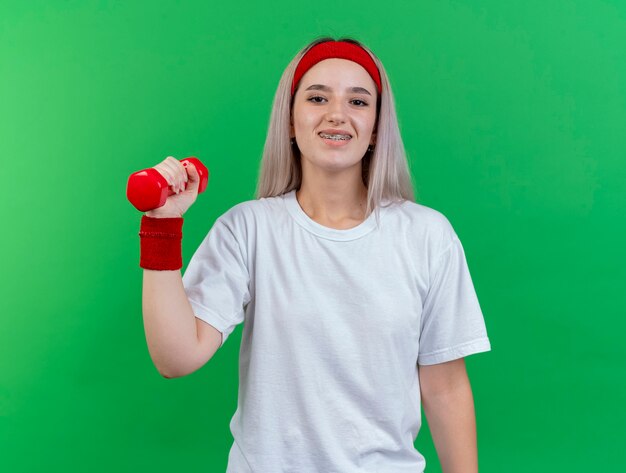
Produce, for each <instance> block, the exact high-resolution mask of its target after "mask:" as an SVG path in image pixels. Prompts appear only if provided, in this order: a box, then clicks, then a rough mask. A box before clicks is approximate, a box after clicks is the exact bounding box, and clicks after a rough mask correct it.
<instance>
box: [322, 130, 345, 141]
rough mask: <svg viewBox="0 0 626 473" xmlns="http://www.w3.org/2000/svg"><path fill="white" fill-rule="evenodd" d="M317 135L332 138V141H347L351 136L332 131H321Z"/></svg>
mask: <svg viewBox="0 0 626 473" xmlns="http://www.w3.org/2000/svg"><path fill="white" fill-rule="evenodd" d="M319 136H321V137H322V138H325V139H327V140H333V141H348V140H349V139H351V138H352V137H351V136H350V135H343V134H332V133H323V132H320V133H319Z"/></svg>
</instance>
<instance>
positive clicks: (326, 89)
mask: <svg viewBox="0 0 626 473" xmlns="http://www.w3.org/2000/svg"><path fill="white" fill-rule="evenodd" d="M305 90H321V91H324V92H330V91H332V89H331V88H330V87H328V86H327V85H323V84H313V85H311V86H309V87H307V88H306V89H305ZM346 90H347V91H348V92H352V93H353V94H367V95H372V94H370V93H369V91H368V90H367V89H364V88H363V87H348V88H347V89H346Z"/></svg>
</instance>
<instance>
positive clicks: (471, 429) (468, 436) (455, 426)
mask: <svg viewBox="0 0 626 473" xmlns="http://www.w3.org/2000/svg"><path fill="white" fill-rule="evenodd" d="M422 404H423V406H424V413H425V414H426V418H427V419H428V426H429V428H430V432H431V436H432V438H433V442H434V443H435V448H436V450H437V455H438V456H439V462H440V463H441V468H442V471H443V473H478V452H477V442H476V416H475V412H474V398H473V395H472V388H471V386H470V383H469V380H467V382H463V383H459V384H458V385H456V386H455V387H454V389H452V390H449V391H444V392H440V393H438V394H437V395H430V396H429V397H428V398H426V399H422Z"/></svg>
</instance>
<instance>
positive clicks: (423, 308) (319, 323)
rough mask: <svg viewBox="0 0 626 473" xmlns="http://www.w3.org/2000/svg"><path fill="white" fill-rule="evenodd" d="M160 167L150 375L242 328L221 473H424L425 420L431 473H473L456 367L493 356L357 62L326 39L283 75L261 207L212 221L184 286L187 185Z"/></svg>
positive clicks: (184, 364) (192, 195) (469, 415)
mask: <svg viewBox="0 0 626 473" xmlns="http://www.w3.org/2000/svg"><path fill="white" fill-rule="evenodd" d="M155 168H156V169H157V170H159V171H160V172H161V173H162V174H163V175H164V176H165V177H166V179H167V180H168V182H169V183H170V184H171V185H172V187H174V188H175V189H176V190H177V191H179V192H178V193H177V194H176V195H172V196H171V197H170V198H169V199H168V201H167V203H166V204H165V206H164V207H161V208H159V209H156V210H153V211H150V212H147V213H146V214H145V215H144V216H143V217H142V227H141V232H140V235H141V244H142V246H141V251H142V253H141V261H140V265H141V267H143V268H144V269H145V271H144V288H143V304H144V305H143V312H144V321H145V330H146V337H147V341H148V346H149V349H150V353H151V356H152V359H153V360H154V363H155V365H156V367H157V368H158V369H159V371H160V372H161V373H162V374H163V375H164V376H166V377H180V376H184V375H186V374H188V373H191V372H193V371H195V370H197V369H198V368H200V367H201V366H202V365H204V364H205V363H206V362H207V361H208V360H209V359H210V358H211V357H212V356H213V354H214V353H215V352H216V350H217V349H219V347H221V346H222V345H223V344H224V342H225V341H226V340H227V338H228V336H229V334H230V333H232V331H233V330H234V328H235V327H236V326H237V325H238V324H240V323H242V322H245V323H244V325H243V335H242V340H241V349H240V360H239V363H240V365H239V396H238V407H237V410H236V412H235V414H234V416H233V418H232V421H231V423H230V428H231V432H232V434H233V437H234V442H233V445H232V447H231V449H230V453H229V457H228V469H227V472H228V473H248V472H257V473H258V472H298V473H303V472H341V473H351V472H355V473H356V472H366V471H371V472H385V473H396V472H398V473H399V472H411V473H417V472H421V471H423V470H424V468H425V459H424V457H423V456H422V455H421V454H420V453H419V452H418V451H417V450H416V449H415V447H414V440H415V438H416V437H417V434H418V431H419V429H420V426H421V410H420V407H421V406H423V407H424V412H425V414H426V416H427V419H428V423H429V427H430V430H431V433H432V436H433V439H434V442H435V447H436V449H437V452H438V456H439V458H440V461H441V464H442V467H443V471H444V472H445V473H454V472H463V473H470V472H476V471H478V460H477V451H476V450H477V449H476V428H475V416H474V405H473V398H472V391H471V387H470V383H469V380H468V377H467V373H466V369H465V364H464V357H466V356H468V355H471V354H473V353H479V352H485V351H488V350H490V349H491V347H490V341H489V338H488V337H487V332H486V328H485V323H484V319H483V316H482V313H481V309H480V306H479V303H478V299H477V296H476V292H475V290H474V286H473V284H472V280H471V276H470V273H469V269H468V265H467V262H466V259H465V254H464V251H463V247H462V245H461V242H460V241H459V238H458V237H457V235H456V233H455V231H454V229H453V227H452V226H451V224H450V222H449V221H448V220H447V218H446V217H445V216H444V215H443V214H441V213H440V212H438V211H436V210H434V209H431V208H429V207H426V206H423V205H421V204H417V203H416V202H415V201H414V198H413V191H412V186H411V179H410V174H409V171H408V165H407V160H406V155H405V152H404V148H403V144H402V140H401V137H400V132H399V129H398V123H397V118H396V114H395V108H394V100H393V95H392V92H391V86H390V84H389V80H388V78H387V75H386V73H385V69H384V68H383V65H382V64H381V62H380V61H379V60H378V59H377V57H376V56H375V55H374V54H373V53H372V52H371V51H370V50H369V49H368V48H367V47H365V46H364V45H362V44H361V43H359V42H357V41H356V40H353V39H349V38H348V39H342V40H338V41H335V40H333V39H331V38H323V39H320V40H317V41H314V42H313V43H311V44H309V45H307V46H306V47H305V48H303V50H302V51H300V52H299V53H298V54H297V55H296V57H295V58H294V59H293V60H292V61H291V63H290V64H289V65H288V66H287V68H286V70H285V71H284V73H283V75H282V78H281V80H280V83H279V85H278V90H277V92H276V96H275V99H274V106H273V109H272V114H271V119H270V125H269V131H268V135H267V141H266V144H265V150H264V153H263V159H262V163H261V170H260V178H259V185H258V188H257V198H256V199H254V200H250V201H246V202H242V203H240V204H237V205H235V206H234V207H232V208H231V209H229V210H228V211H227V212H225V213H224V214H223V215H221V216H220V217H219V218H218V219H217V220H216V221H215V223H214V225H213V227H212V228H211V230H210V231H209V233H208V234H207V236H206V237H205V239H204V240H203V241H202V243H201V244H200V246H199V247H198V249H197V250H196V252H195V253H194V255H193V257H192V259H191V261H190V262H189V265H188V267H187V269H186V271H185V274H184V276H181V272H180V268H181V267H182V261H181V257H180V239H181V238H182V236H181V229H182V215H183V213H184V212H185V211H186V210H187V208H188V207H189V206H190V205H191V204H192V203H193V202H194V201H195V199H196V196H197V187H198V175H197V172H196V170H195V169H194V168H193V165H189V166H188V169H185V167H184V166H183V165H182V164H181V163H180V162H179V161H178V160H176V159H174V158H172V157H168V158H167V159H166V160H165V161H163V162H162V163H160V164H158V165H157V166H155ZM185 181H188V182H187V186H186V189H184V183H185ZM183 189H184V190H183Z"/></svg>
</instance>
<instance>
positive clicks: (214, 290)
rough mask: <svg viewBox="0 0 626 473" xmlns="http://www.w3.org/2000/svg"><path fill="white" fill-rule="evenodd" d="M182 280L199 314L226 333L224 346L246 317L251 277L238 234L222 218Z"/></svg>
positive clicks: (190, 263)
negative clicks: (236, 235)
mask: <svg viewBox="0 0 626 473" xmlns="http://www.w3.org/2000/svg"><path fill="white" fill-rule="evenodd" d="M182 279H183V286H184V288H185V292H186V293H187V298H188V299H189V303H190V304H191V307H192V309H193V311H194V314H195V316H196V317H197V318H199V319H201V320H204V321H205V322H207V323H209V324H210V325H212V326H213V327H215V328H216V329H217V330H219V331H220V332H221V333H222V343H221V345H220V347H221V346H223V345H224V343H225V342H226V339H227V338H228V336H229V335H230V334H231V333H232V331H233V330H234V329H235V327H236V326H237V325H238V324H239V323H241V322H243V320H244V313H245V306H246V305H247V304H248V302H250V291H249V282H250V277H249V273H248V268H247V265H246V260H245V257H244V253H243V252H242V251H241V247H240V244H239V242H238V241H237V238H236V237H235V234H234V233H233V231H232V230H231V229H230V228H229V227H228V226H227V225H226V224H225V223H224V222H223V221H222V220H221V219H220V218H218V219H217V220H216V221H215V223H214V224H213V227H212V228H211V230H210V231H209V233H208V234H207V236H206V237H205V238H204V240H203V241H202V243H200V246H199V247H198V249H197V250H196V252H195V253H194V255H193V256H192V258H191V260H190V261H189V264H188V266H187V269H186V270H185V274H184V275H183V278H182Z"/></svg>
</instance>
